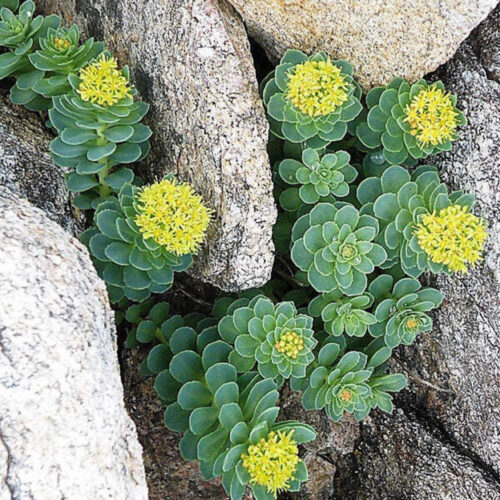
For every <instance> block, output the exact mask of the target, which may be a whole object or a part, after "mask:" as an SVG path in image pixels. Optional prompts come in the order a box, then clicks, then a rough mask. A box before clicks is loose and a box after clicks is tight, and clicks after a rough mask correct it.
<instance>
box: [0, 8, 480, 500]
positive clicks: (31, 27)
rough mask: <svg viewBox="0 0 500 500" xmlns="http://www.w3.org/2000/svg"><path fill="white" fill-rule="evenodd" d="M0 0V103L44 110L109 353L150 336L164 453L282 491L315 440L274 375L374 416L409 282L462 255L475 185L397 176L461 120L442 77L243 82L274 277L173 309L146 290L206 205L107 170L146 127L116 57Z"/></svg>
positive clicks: (293, 58)
mask: <svg viewBox="0 0 500 500" xmlns="http://www.w3.org/2000/svg"><path fill="white" fill-rule="evenodd" d="M0 7H2V8H1V11H0V17H1V21H0V46H3V47H5V48H6V49H7V52H5V53H3V54H1V55H0V78H5V77H8V76H12V77H15V79H16V82H15V85H14V86H13V87H12V90H11V99H12V101H13V102H15V103H16V104H24V105H25V106H26V107H27V108H28V109H31V110H36V111H45V110H48V112H49V113H48V115H49V119H50V124H51V126H52V127H53V128H54V130H55V131H56V133H57V138H56V139H54V141H53V142H52V144H51V152H52V155H53V158H54V163H55V164H56V165H58V166H60V167H63V168H66V169H69V170H70V171H69V173H68V174H67V185H68V188H69V189H70V190H71V191H73V192H77V193H79V195H78V196H77V197H76V198H75V200H74V203H75V205H76V206H77V207H78V208H80V209H82V210H88V211H89V212H87V213H88V214H89V222H90V227H89V229H87V230H86V231H85V232H84V233H83V234H82V241H83V242H84V243H85V244H86V245H87V246H88V248H89V250H90V253H91V256H92V258H93V260H94V263H95V267H96V269H97V271H98V273H99V275H100V276H101V277H102V278H103V279H104V280H105V282H106V283H107V285H108V291H109V295H110V299H111V300H112V302H114V303H116V304H117V307H120V308H123V309H124V311H125V312H124V313H123V312H122V314H121V315H120V316H119V317H120V318H121V319H125V321H126V322H127V324H128V325H129V329H128V336H127V345H128V347H135V346H137V345H139V344H149V345H150V346H151V350H150V352H149V355H148V357H147V359H146V360H145V362H144V363H143V364H142V366H141V372H142V373H143V374H144V375H146V376H154V377H155V382H154V388H155V390H156V392H157V394H158V397H159V399H160V400H161V402H162V403H163V404H164V405H165V406H166V409H165V418H164V420H165V425H166V426H167V427H168V428H169V429H171V430H173V431H176V432H180V433H182V434H183V437H182V439H181V441H180V450H181V454H182V456H183V457H184V458H185V459H186V460H198V461H199V464H200V469H201V471H202V473H203V476H204V477H205V478H206V479H212V478H214V477H219V476H220V477H222V483H223V485H224V488H225V490H226V492H227V494H228V495H229V496H230V498H231V500H240V499H241V498H242V497H243V495H244V492H245V488H246V487H247V485H249V486H250V487H251V488H252V491H253V494H254V496H255V498H256V499H257V500H270V499H272V498H275V497H276V494H277V493H278V492H279V491H283V490H287V491H298V490H299V489H300V485H301V483H302V482H303V481H305V480H306V479H307V470H306V467H305V465H304V463H303V462H302V461H301V460H300V458H299V455H298V447H297V446H298V445H300V444H302V443H305V442H308V441H311V440H313V439H314V438H315V437H316V433H315V431H314V429H312V428H311V427H310V426H308V425H306V424H303V423H300V422H297V421H282V420H280V419H279V418H278V417H279V412H280V408H279V406H277V403H278V399H279V388H280V387H281V386H282V385H283V384H284V383H285V382H286V380H287V379H289V383H290V386H291V388H292V389H293V390H295V391H299V392H302V403H303V406H304V408H305V409H307V410H313V409H314V410H321V409H324V410H325V412H326V414H327V415H328V416H329V417H330V418H331V419H333V420H334V421H339V420H340V419H341V418H342V416H343V414H344V413H351V414H353V415H354V417H355V418H356V419H358V420H361V419H363V418H365V417H366V416H367V415H368V414H369V412H370V410H371V409H373V408H380V409H381V410H383V411H386V412H389V413H391V412H392V411H393V402H392V393H394V392H397V391H399V390H401V389H402V388H403V387H404V386H405V385H406V379H405V377H404V376H403V375H401V374H389V373H387V369H388V361H389V359H390V357H391V354H392V350H393V349H394V348H396V347H397V346H399V345H400V344H404V345H410V344H412V343H413V342H414V341H415V339H416V337H417V335H418V334H419V333H421V332H427V331H429V330H431V328H432V319H431V318H430V316H429V315H428V313H429V311H431V310H432V309H434V308H436V307H438V306H439V305H440V303H441V301H442V296H441V294H440V293H439V291H438V290H435V289H433V288H422V287H421V284H420V283H419V281H418V280H417V278H418V277H419V276H420V274H422V273H423V272H426V271H431V272H434V273H436V272H440V271H444V272H446V273H448V274H450V273H451V272H453V271H455V270H457V269H463V268H464V267H465V264H466V263H471V264H475V262H476V261H477V260H478V259H479V258H480V256H479V253H480V250H481V249H482V245H483V244H484V239H485V237H486V232H485V230H484V224H483V222H481V221H480V220H479V219H478V218H477V217H475V216H473V215H472V214H469V213H467V211H468V210H469V209H470V208H471V207H472V205H473V203H474V197H473V196H471V195H467V194H464V193H462V192H461V191H455V192H452V193H450V192H449V191H448V189H447V187H446V186H445V185H444V184H443V183H441V182H440V180H439V176H438V173H437V170H436V169H435V168H434V167H432V166H420V167H418V168H416V169H415V170H414V171H413V172H409V171H408V169H407V167H408V166H410V165H413V164H414V163H416V161H417V160H418V159H420V158H425V157H427V156H429V155H431V154H435V153H436V152H439V151H448V150H449V149H450V148H451V141H452V140H454V139H455V138H456V137H457V131H456V128H457V127H458V126H460V125H463V124H464V123H465V119H464V117H463V115H462V114H461V112H460V111H459V110H458V109H457V108H456V98H455V97H454V96H451V95H450V94H447V93H446V92H445V90H444V87H443V85H442V84H441V82H437V83H435V84H432V85H429V84H428V83H427V82H425V81H424V80H419V81H418V82H416V83H414V84H413V85H410V84H409V83H408V82H406V81H404V80H402V79H399V78H397V79H395V80H393V81H392V82H391V83H390V84H389V85H388V86H387V87H376V88H374V89H373V90H371V91H370V92H369V93H368V95H367V96H366V98H365V99H364V98H363V96H362V91H361V88H360V87H359V85H358V84H357V83H356V81H355V79H354V77H353V68H352V66H351V65H350V64H349V63H347V62H346V61H339V60H337V61H332V60H331V59H330V58H329V57H328V55H327V54H325V53H318V54H314V55H312V56H307V55H306V54H303V53H302V52H300V51H298V50H289V51H287V52H286V53H285V55H284V57H283V58H282V60H281V61H280V64H279V65H278V66H277V67H276V69H275V70H274V71H273V72H272V73H271V74H270V75H269V76H268V77H267V78H266V79H265V80H264V81H263V83H262V86H261V91H262V96H263V101H264V103H265V106H266V110H267V113H268V119H269V122H270V126H271V136H270V141H269V154H270V157H271V160H272V161H273V172H274V178H275V195H276V199H277V200H278V201H279V205H280V207H281V209H282V210H281V211H280V215H279V220H278V223H277V224H276V228H275V241H276V247H277V250H278V252H279V259H278V264H277V266H276V273H277V274H279V275H280V276H281V277H283V278H284V281H283V280H282V281H280V282H277V281H272V282H270V283H269V284H268V286H266V287H264V288H263V289H261V290H257V291H254V292H252V293H247V294H243V295H242V296H240V297H237V298H234V297H224V298H221V299H220V300H218V301H217V302H216V303H215V305H214V308H213V311H212V314H210V315H208V316H205V315H202V314H200V313H197V312H193V313H191V314H189V315H187V316H185V317H181V316H179V315H171V314H170V307H169V305H168V304H167V303H165V302H158V303H155V300H154V299H153V298H152V297H151V295H152V294H162V293H164V292H165V291H166V290H168V289H169V288H170V286H171V285H172V282H173V277H174V272H175V271H183V270H185V269H187V268H188V267H189V266H190V264H191V262H192V253H193V252H195V251H196V249H197V246H198V245H199V244H200V242H201V241H202V240H203V236H204V233H205V230H206V226H207V224H208V222H209V219H210V211H209V210H208V209H206V208H205V207H204V206H203V204H202V203H201V201H200V199H199V197H197V196H196V195H195V194H194V193H193V192H192V189H191V188H189V189H183V188H182V187H180V186H179V185H178V184H177V183H176V181H175V180H173V179H172V177H171V176H168V177H167V178H166V179H164V180H163V181H161V182H160V183H156V184H155V185H153V186H150V187H146V188H142V187H141V186H142V181H141V180H140V178H138V177H135V176H134V173H133V171H132V170H131V169H129V168H126V167H123V166H121V165H124V164H130V163H133V162H135V161H138V160H141V159H143V158H145V156H146V155H147V154H148V151H149V143H148V140H149V138H150V136H151V130H150V129H149V128H148V127H147V126H145V125H143V124H141V123H140V122H141V120H142V119H143V117H144V116H145V115H146V113H147V111H148V105H147V104H145V103H143V102H140V101H138V100H137V99H136V91H135V90H134V89H133V87H132V86H131V85H130V83H129V80H130V72H129V69H128V68H127V67H125V68H123V69H122V70H119V69H118V67H117V63H116V61H115V60H114V59H113V58H112V57H111V54H109V52H107V51H106V50H105V47H104V44H103V43H101V42H94V40H93V39H89V40H87V41H86V42H85V43H84V44H80V32H79V30H78V28H77V27H76V26H72V27H70V28H69V29H67V28H64V27H61V19H60V18H59V17H58V16H48V17H43V16H36V17H35V16H34V11H35V5H34V3H33V2H32V1H31V0H28V1H26V2H24V3H23V4H22V5H19V2H18V0H0ZM364 102H365V103H366V106H364V105H363V103H364ZM347 150H348V151H347ZM361 154H365V156H364V158H362V161H361V163H357V160H360V159H361ZM353 160H354V161H353ZM150 188H152V189H150ZM148 189H150V190H149V191H147V190H148ZM187 198H189V199H187ZM442 211H445V212H442ZM442 213H444V215H441V214H442ZM429 217H431V218H432V220H430V219H429ZM440 217H441V218H440ZM181 220H182V221H184V222H183V223H182V224H181V223H180V222H179V221H181ZM186 221H188V222H189V223H187V222H186ZM450 221H451V222H452V224H451V223H450ZM431 224H432V226H431ZM450 225H451V226H453V227H452V228H451V229H450ZM184 226H185V227H184ZM183 227H184V229H183ZM430 227H432V228H433V229H432V230H433V231H434V232H435V233H436V234H432V235H430V236H429V235H428V234H427V233H426V231H427V232H428V231H429V228H430ZM186 228H188V229H186ZM146 234H147V236H146ZM179 238H184V239H185V241H184V240H183V241H177V240H178V239H179ZM440 238H441V239H440ZM424 242H425V245H424ZM421 243H422V245H423V246H421ZM429 248H431V249H432V253H428V252H429V250H428V249H429ZM460 252H462V253H461V254H459V253H460ZM293 266H295V267H296V269H297V271H296V272H295V273H293V272H291V269H292V268H293ZM293 274H294V275H293ZM277 283H279V286H276V285H277ZM129 301H133V302H136V303H135V304H130V303H129Z"/></svg>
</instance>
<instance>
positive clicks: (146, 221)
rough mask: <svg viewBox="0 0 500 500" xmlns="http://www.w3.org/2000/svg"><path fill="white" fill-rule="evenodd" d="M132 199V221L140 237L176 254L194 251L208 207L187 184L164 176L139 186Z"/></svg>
mask: <svg viewBox="0 0 500 500" xmlns="http://www.w3.org/2000/svg"><path fill="white" fill-rule="evenodd" d="M136 200H137V209H138V212H139V213H138V215H137V216H136V218H135V223H136V224H137V226H138V227H139V230H140V231H141V233H142V235H143V237H144V238H151V239H153V240H154V241H156V243H158V244H159V245H162V246H164V247H165V248H166V249H167V250H168V251H169V252H171V253H174V254H176V255H186V254H190V253H197V251H198V248H199V246H200V244H201V243H202V242H203V240H204V238H205V233H206V231H207V227H208V224H209V222H210V217H211V214H212V211H211V210H210V209H208V208H207V207H206V206H205V205H204V204H203V199H202V197H201V196H199V195H197V194H196V193H195V192H194V190H193V188H192V186H191V185H190V184H186V183H179V182H177V180H175V179H173V180H169V179H164V180H162V181H161V182H156V183H155V184H152V185H151V186H147V187H145V188H143V189H142V190H141V191H140V192H139V194H138V195H137V198H136Z"/></svg>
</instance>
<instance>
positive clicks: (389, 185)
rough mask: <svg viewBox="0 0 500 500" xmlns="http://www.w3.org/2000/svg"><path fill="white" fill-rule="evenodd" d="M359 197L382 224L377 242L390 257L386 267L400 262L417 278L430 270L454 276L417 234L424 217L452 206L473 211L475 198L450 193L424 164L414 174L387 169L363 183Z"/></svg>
mask: <svg viewBox="0 0 500 500" xmlns="http://www.w3.org/2000/svg"><path fill="white" fill-rule="evenodd" d="M357 198H358V200H359V202H360V203H361V205H362V206H363V208H362V209H361V212H362V213H364V214H371V215H373V216H375V217H376V218H377V219H378V221H379V222H380V226H381V231H380V234H379V236H378V237H377V239H376V241H377V242H378V243H379V244H380V245H382V246H383V247H384V248H385V250H386V252H387V255H388V259H387V261H386V262H385V263H384V264H383V265H382V267H383V268H390V267H392V266H394V265H396V264H397V263H398V262H399V263H400V264H401V267H402V269H403V271H404V272H405V273H406V274H407V275H409V276H412V277H414V278H418V276H420V274H422V273H423V272H425V271H429V270H430V271H432V272H433V273H438V272H440V271H444V272H446V273H447V274H450V273H451V271H450V270H449V269H448V268H447V266H445V265H443V264H441V263H438V262H433V261H432V260H431V259H430V258H429V256H428V255H427V253H426V252H425V251H424V250H423V249H422V248H421V247H420V245H419V243H418V236H417V234H416V231H417V228H418V225H419V223H420V221H421V220H422V217H423V216H425V215H427V214H432V213H434V212H439V211H440V210H441V209H444V208H447V207H450V206H451V205H458V206H461V207H467V208H470V207H471V206H472V205H473V203H474V199H475V198H474V195H472V194H464V193H463V192H462V191H454V192H452V193H451V194H450V193H449V191H448V188H447V186H446V185H445V184H443V183H441V182H440V180H439V175H438V173H437V169H436V168H435V167H432V166H428V165H422V166H420V167H418V168H417V169H416V170H415V171H414V172H413V174H411V175H410V173H409V172H408V171H407V170H406V169H405V168H403V167H400V166H397V165H394V166H391V167H389V168H387V169H386V170H384V172H383V173H382V175H381V177H369V178H368V179H365V180H364V181H363V182H361V184H360V185H359V187H358V190H357Z"/></svg>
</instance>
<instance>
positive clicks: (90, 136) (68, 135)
mask: <svg viewBox="0 0 500 500" xmlns="http://www.w3.org/2000/svg"><path fill="white" fill-rule="evenodd" d="M60 137H61V140H62V141H63V142H64V143H66V144H70V145H72V146H77V145H79V144H85V143H86V142H88V141H92V140H94V139H96V138H97V135H96V134H94V133H93V132H91V131H90V130H82V129H80V128H65V129H64V130H63V131H62V133H61V136H60Z"/></svg>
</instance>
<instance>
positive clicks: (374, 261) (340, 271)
mask: <svg viewBox="0 0 500 500" xmlns="http://www.w3.org/2000/svg"><path fill="white" fill-rule="evenodd" d="M378 231H379V225H378V222H377V220H376V219H375V218H374V217H372V216H370V215H360V213H359V211H358V210H357V209H356V208H354V207H353V206H352V205H345V206H343V207H342V208H340V209H337V208H336V207H335V206H334V205H332V204H329V203H319V204H317V205H316V206H315V207H314V208H313V209H312V210H311V211H310V212H309V213H308V214H306V215H303V216H302V217H301V218H300V219H299V220H298V221H297V222H296V223H295V225H294V227H293V230H292V243H293V246H292V251H291V257H292V260H293V262H294V263H295V264H296V265H297V267H299V268H300V269H301V270H302V271H304V272H306V273H307V280H308V282H309V283H310V284H311V286H312V287H313V288H314V289H315V290H317V291H318V292H330V291H332V290H335V289H336V288H338V289H339V290H341V291H342V292H343V293H344V294H346V295H351V296H354V295H360V294H362V293H363V292H364V291H365V290H366V287H367V284H368V280H367V277H366V275H367V274H370V273H372V272H373V271H374V270H375V268H376V267H379V266H380V265H381V264H383V263H384V262H385V260H386V258H387V254H386V252H385V250H384V249H383V248H382V247H381V246H380V245H379V244H377V243H374V241H373V240H374V239H375V237H376V236H377V234H378Z"/></svg>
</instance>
